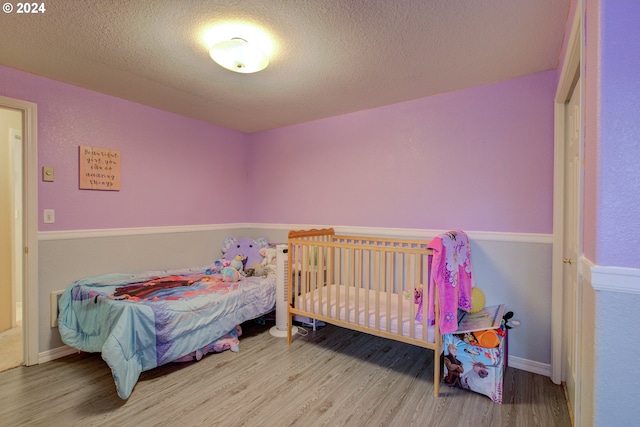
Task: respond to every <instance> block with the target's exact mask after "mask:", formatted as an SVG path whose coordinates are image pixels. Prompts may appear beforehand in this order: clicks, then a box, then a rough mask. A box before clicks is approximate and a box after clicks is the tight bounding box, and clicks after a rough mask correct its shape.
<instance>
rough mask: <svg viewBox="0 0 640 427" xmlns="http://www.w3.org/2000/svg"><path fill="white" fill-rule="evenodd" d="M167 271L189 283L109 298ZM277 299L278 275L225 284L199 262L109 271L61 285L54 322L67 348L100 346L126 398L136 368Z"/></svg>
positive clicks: (176, 353)
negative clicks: (136, 295)
mask: <svg viewBox="0 0 640 427" xmlns="http://www.w3.org/2000/svg"><path fill="white" fill-rule="evenodd" d="M166 276H184V277H186V278H189V279H192V280H191V281H193V283H192V284H190V285H189V286H179V287H175V288H170V289H164V290H160V291H158V292H155V293H154V294H153V295H149V297H148V298H142V299H136V298H131V299H126V298H127V296H125V297H122V296H116V297H114V294H116V289H117V288H121V287H123V286H128V285H131V284H141V283H145V282H149V281H153V280H156V279H158V278H162V277H166ZM122 298H125V299H122ZM274 306H275V275H269V276H268V277H266V278H258V277H250V278H245V279H242V280H241V281H239V282H236V283H225V282H220V281H218V277H217V276H215V275H214V276H211V275H208V274H207V271H206V270H205V269H204V268H195V269H184V270H168V271H148V272H143V273H137V274H108V275H104V276H100V277H95V278H90V279H83V280H79V281H77V282H74V283H73V284H71V285H70V286H69V287H68V288H67V289H66V290H65V292H64V293H63V294H62V296H61V298H60V315H59V318H58V327H59V330H60V335H61V337H62V340H63V341H64V343H65V344H67V345H69V346H70V347H73V348H76V349H78V350H81V351H86V352H101V353H102V358H103V359H104V360H105V362H107V364H108V365H109V367H110V368H111V372H112V373H113V378H114V380H115V383H116V389H117V392H118V396H120V397H121V398H122V399H127V398H129V396H130V395H131V392H132V390H133V387H134V386H135V384H136V382H137V381H138V377H139V376H140V373H141V372H143V371H146V370H149V369H152V368H155V367H157V366H160V365H163V364H165V363H168V362H171V361H173V360H175V359H178V358H180V357H182V356H185V355H187V354H189V353H191V352H193V351H196V350H198V349H201V348H203V347H204V346H205V345H207V344H209V343H211V342H212V341H215V340H216V339H218V338H220V337H222V336H223V335H225V334H226V333H227V332H229V331H231V330H232V329H233V328H235V326H236V325H238V324H240V323H242V322H244V321H246V320H250V319H254V318H256V317H259V316H261V315H263V314H265V313H268V312H269V311H271V310H272V309H273V308H274Z"/></svg>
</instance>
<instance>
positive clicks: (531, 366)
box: [38, 345, 551, 377]
mask: <svg viewBox="0 0 640 427" xmlns="http://www.w3.org/2000/svg"><path fill="white" fill-rule="evenodd" d="M74 353H78V350H76V349H75V348H71V347H69V346H66V345H65V346H62V347H58V348H54V349H53V350H49V351H45V352H43V353H40V354H38V363H44V362H50V361H52V360H55V359H60V358H62V357H65V356H70V355H72V354H74ZM507 365H508V366H509V367H511V368H515V369H520V370H522V371H527V372H531V373H534V374H539V375H544V376H546V377H549V376H551V365H549V364H547V363H540V362H534V361H532V360H527V359H523V358H521V357H516V356H508V360H507Z"/></svg>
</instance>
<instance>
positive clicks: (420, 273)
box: [289, 229, 432, 344]
mask: <svg viewBox="0 0 640 427" xmlns="http://www.w3.org/2000/svg"><path fill="white" fill-rule="evenodd" d="M427 244H428V241H424V240H397V239H387V238H372V237H361V236H339V235H335V234H334V233H333V229H325V230H311V231H310V232H292V233H290V236H289V260H290V262H289V269H290V271H289V274H290V275H289V277H290V278H291V280H290V286H291V288H290V292H289V296H290V301H289V304H290V307H291V309H290V312H291V315H294V314H300V315H304V316H308V317H311V318H314V319H318V320H324V321H327V322H330V323H335V324H338V325H342V326H346V327H353V326H356V327H358V328H359V329H362V330H364V331H365V332H370V333H374V334H376V335H381V336H387V337H389V338H393V339H397V340H398V339H399V340H402V341H407V342H410V343H413V344H415V341H421V342H427V341H428V327H429V317H428V311H429V310H428V306H427V301H428V283H429V257H430V256H431V254H432V253H431V250H428V249H427ZM329 285H342V286H343V287H344V288H343V289H347V291H346V292H344V293H342V292H337V289H338V288H337V287H334V286H329ZM416 295H418V296H419V295H421V297H418V298H416ZM408 301H410V302H412V303H409V304H408V303H407V302H408ZM414 301H415V302H416V303H413V302H414ZM331 307H335V311H332V310H331ZM340 307H345V308H344V309H343V310H341V309H338V308H340ZM349 307H352V312H354V313H362V312H363V313H366V314H368V313H372V312H373V313H375V314H376V315H373V316H369V315H364V316H359V315H353V316H352V317H351V318H350V315H349V313H350V311H349V309H348V308H349ZM422 311H423V312H422ZM379 314H384V315H379ZM414 320H416V321H417V322H419V323H416V321H414ZM394 322H395V323H394ZM418 324H420V325H421V326H422V327H421V334H420V336H417V335H416V325H418ZM403 325H407V327H405V328H403Z"/></svg>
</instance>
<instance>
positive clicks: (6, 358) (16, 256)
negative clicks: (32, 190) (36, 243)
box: [0, 108, 24, 371]
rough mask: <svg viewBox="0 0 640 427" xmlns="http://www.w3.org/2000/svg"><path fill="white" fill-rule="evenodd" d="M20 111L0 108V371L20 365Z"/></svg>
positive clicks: (21, 232) (21, 282) (21, 194)
mask: <svg viewBox="0 0 640 427" xmlns="http://www.w3.org/2000/svg"><path fill="white" fill-rule="evenodd" d="M22 128H23V112H22V111H19V110H14V109H9V108H0V153H1V154H2V155H1V156H0V158H1V159H2V165H1V167H0V187H1V191H0V199H1V200H0V201H1V203H0V206H2V208H0V230H2V231H1V234H2V235H3V236H6V237H5V238H3V239H2V243H1V244H0V254H2V256H1V257H0V266H1V267H2V268H0V296H1V298H0V313H2V314H1V315H0V371H4V370H7V369H11V368H14V367H16V366H20V365H22V364H23V341H24V340H23V333H22V332H23V331H22V302H23V296H22V289H23V267H24V266H23V259H22V258H23V257H22V252H23V248H24V242H23V235H24V230H23V220H22V219H23V215H24V213H23V191H22V189H23V182H22V181H23V180H22V176H23V168H22V164H23V159H22V155H23V151H24V150H23V138H22Z"/></svg>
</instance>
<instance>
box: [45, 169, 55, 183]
mask: <svg viewBox="0 0 640 427" xmlns="http://www.w3.org/2000/svg"><path fill="white" fill-rule="evenodd" d="M53 178H54V170H53V167H51V166H43V167H42V180H43V181H46V182H53Z"/></svg>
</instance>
